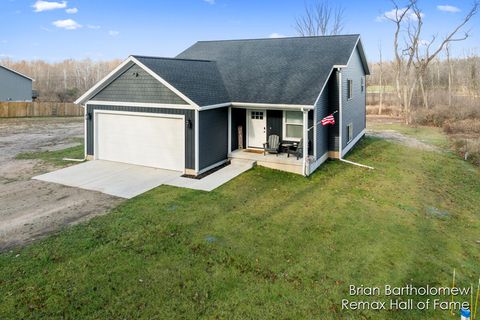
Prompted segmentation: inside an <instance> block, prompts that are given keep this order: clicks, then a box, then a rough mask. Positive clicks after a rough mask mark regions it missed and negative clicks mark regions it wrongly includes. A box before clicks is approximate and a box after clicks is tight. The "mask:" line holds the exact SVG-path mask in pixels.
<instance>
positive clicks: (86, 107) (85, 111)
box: [82, 103, 88, 159]
mask: <svg viewBox="0 0 480 320" xmlns="http://www.w3.org/2000/svg"><path fill="white" fill-rule="evenodd" d="M82 107H83V130H84V131H83V144H84V148H83V152H84V157H83V158H84V159H87V157H88V154H87V141H88V131H87V117H88V103H85V104H82Z"/></svg>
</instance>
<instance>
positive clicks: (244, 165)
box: [165, 159, 255, 191]
mask: <svg viewBox="0 0 480 320" xmlns="http://www.w3.org/2000/svg"><path fill="white" fill-rule="evenodd" d="M254 165H255V161H251V160H237V159H232V162H231V164H230V165H228V166H226V167H224V168H222V169H220V170H218V171H216V172H214V173H212V174H210V175H208V176H206V177H205V178H203V179H200V180H197V179H190V178H183V177H178V178H175V179H173V180H170V181H168V182H166V183H165V184H166V185H169V186H174V187H181V188H189V189H195V190H203V191H212V190H214V189H216V188H218V187H220V186H221V185H223V184H225V183H227V182H228V181H230V180H232V179H233V178H235V177H236V176H239V175H240V174H242V173H244V172H245V171H247V170H250V169H251V168H252V167H253V166H254Z"/></svg>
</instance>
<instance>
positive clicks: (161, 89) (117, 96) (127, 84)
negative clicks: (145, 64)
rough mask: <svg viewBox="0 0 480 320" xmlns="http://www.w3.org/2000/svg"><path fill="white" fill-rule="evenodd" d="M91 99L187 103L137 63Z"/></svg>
mask: <svg viewBox="0 0 480 320" xmlns="http://www.w3.org/2000/svg"><path fill="white" fill-rule="evenodd" d="M137 74H138V76H137ZM91 100H97V101H120V102H145V103H165V104H187V103H186V102H185V101H183V99H181V98H180V97H179V96H177V95H176V94H175V93H174V92H173V91H171V90H170V89H168V88H167V87H165V86H164V85H163V84H162V83H160V82H159V81H158V80H157V79H155V78H154V77H152V76H151V75H150V74H148V73H147V72H146V71H145V70H143V69H142V68H140V67H139V66H137V65H133V66H132V67H130V68H129V69H128V70H127V71H125V72H124V73H122V74H121V75H120V76H119V77H118V78H116V79H115V80H114V81H113V82H112V83H110V84H109V85H107V86H106V87H105V88H103V89H102V91H100V92H99V93H97V94H96V95H95V96H94V97H93V98H92V99H91Z"/></svg>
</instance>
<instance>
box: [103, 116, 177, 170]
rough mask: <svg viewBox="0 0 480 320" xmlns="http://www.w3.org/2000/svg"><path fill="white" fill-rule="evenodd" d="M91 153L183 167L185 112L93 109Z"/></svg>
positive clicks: (166, 166)
mask: <svg viewBox="0 0 480 320" xmlns="http://www.w3.org/2000/svg"><path fill="white" fill-rule="evenodd" d="M94 119H95V123H94V136H95V143H94V146H95V150H94V157H95V158H96V159H100V160H109V161H117V162H124V163H130V164H136V165H142V166H147V167H154V168H161V169H167V170H175V171H182V172H183V171H184V170H185V128H184V122H185V119H184V116H183V115H172V114H153V113H139V112H116V111H106V110H95V114H94Z"/></svg>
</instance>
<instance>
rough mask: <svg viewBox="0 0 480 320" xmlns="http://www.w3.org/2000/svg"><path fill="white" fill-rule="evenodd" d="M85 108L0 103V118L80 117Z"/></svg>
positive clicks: (69, 104)
mask: <svg viewBox="0 0 480 320" xmlns="http://www.w3.org/2000/svg"><path fill="white" fill-rule="evenodd" d="M78 116H83V108H82V107H80V106H77V105H75V104H73V103H62V102H0V118H21V117H78Z"/></svg>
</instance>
